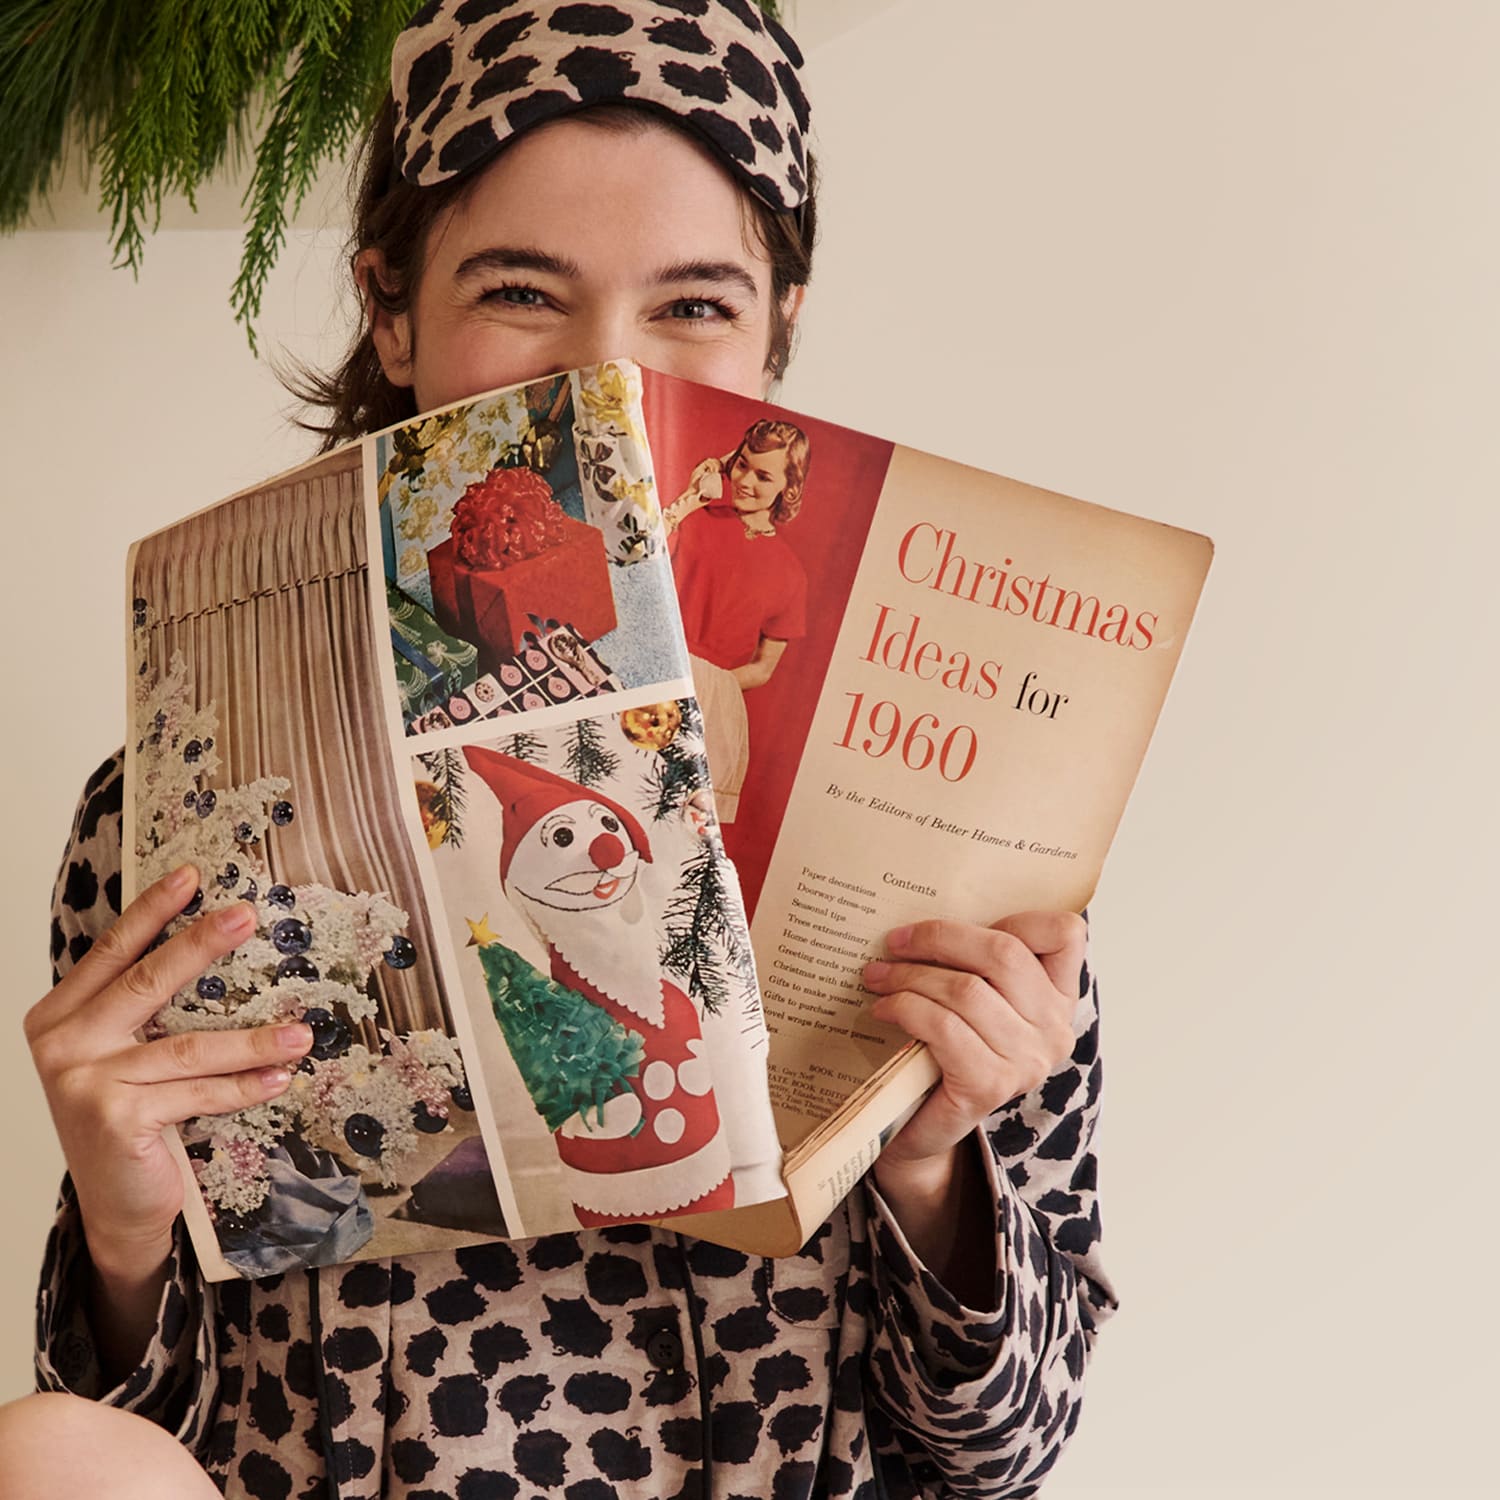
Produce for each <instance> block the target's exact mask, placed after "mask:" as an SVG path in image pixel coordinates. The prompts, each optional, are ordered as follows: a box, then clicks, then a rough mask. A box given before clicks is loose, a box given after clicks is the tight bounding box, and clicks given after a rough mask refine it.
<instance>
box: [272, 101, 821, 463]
mask: <svg viewBox="0 0 1500 1500" xmlns="http://www.w3.org/2000/svg"><path fill="white" fill-rule="evenodd" d="M568 118H569V119H575V120H587V121H588V122H589V123H590V124H593V125H598V126H600V127H601V128H603V129H608V130H617V131H638V130H640V129H642V128H643V127H644V126H645V125H647V124H651V123H655V124H662V125H666V126H669V127H670V128H672V129H674V130H677V131H680V132H681V133H682V134H683V135H685V136H687V138H688V139H689V140H691V141H693V142H694V143H695V144H697V143H698V137H697V136H696V135H694V134H693V133H692V132H691V131H689V130H688V129H687V128H686V127H685V126H684V125H682V124H681V123H680V122H679V121H677V120H676V119H675V118H674V117H673V116H672V115H671V114H669V113H668V112H666V111H665V110H658V109H655V108H653V107H651V106H649V105H637V104H602V105H595V106H593V107H591V108H588V109H581V110H577V111H575V112H574V113H572V114H570V115H569V116H568ZM395 119H396V105H395V101H394V99H393V98H392V97H391V96H390V95H389V94H388V95H387V96H386V100H385V103H384V104H383V105H382V106H381V108H380V112H379V114H378V115H377V116H376V117H375V119H374V121H373V122H372V123H371V125H370V127H369V129H368V131H367V132H366V134H365V137H364V140H363V142H362V144H361V146H360V150H359V152H358V154H357V156H356V158H355V161H354V164H353V167H352V168H351V171H350V181H351V186H352V187H353V191H354V203H353V209H354V228H353V231H352V233H351V234H350V238H349V270H350V276H351V279H352V280H353V281H354V285H355V287H356V289H357V290H359V289H360V287H359V279H358V276H357V275H356V274H355V265H356V262H357V261H358V259H359V257H360V255H362V254H363V253H364V252H365V251H367V250H376V251H379V252H380V254H381V256H382V257H383V263H384V267H385V274H384V276H383V277H376V276H373V275H372V276H370V277H369V278H368V283H367V286H366V287H365V288H364V289H363V290H362V295H361V298H360V301H361V308H362V312H361V318H360V327H359V332H358V333H357V335H356V336H355V338H354V341H353V343H352V344H351V346H350V348H349V352H348V353H347V354H346V355H345V356H344V360H343V363H342V364H340V365H339V366H338V367H337V368H336V369H334V370H330V371H320V370H314V369H310V368H308V367H306V366H303V365H296V364H293V365H291V366H290V368H288V369H286V370H283V371H282V372H281V378H282V383H283V384H284V385H285V386H286V387H287V389H288V390H290V391H291V393H292V394H293V395H294V396H296V397H297V398H298V399H299V400H300V401H302V402H304V403H305V404H306V405H308V406H310V407H314V408H321V409H322V413H323V416H324V420H322V421H318V420H316V419H302V420H301V421H300V424H299V425H301V426H302V427H304V428H306V429H307V430H308V431H309V432H316V433H318V434H319V435H320V436H321V437H322V439H323V442H322V449H323V451H325V452H326V451H327V450H328V449H330V448H334V447H337V446H338V445H339V444H340V443H346V442H350V441H351V440H353V439H354V438H358V437H362V436H363V435H364V434H365V433H367V432H375V431H377V430H378V429H380V428H382V427H389V426H391V425H392V424H393V423H396V422H404V421H406V420H407V419H408V418H410V417H414V416H415V415H416V414H417V407H416V400H415V398H414V397H413V395H412V392H411V388H410V387H408V386H397V385H392V384H391V382H390V381H389V380H387V379H386V376H385V371H384V369H383V368H382V367H381V364H380V356H379V355H378V354H377V353H376V350H375V341H374V338H373V337H372V335H371V333H370V326H369V318H368V316H366V315H365V313H366V311H367V304H366V301H365V299H366V298H367V297H368V298H369V299H372V300H373V301H375V302H377V303H378V304H379V305H380V306H381V307H382V308H383V309H384V310H385V311H386V312H389V313H404V312H405V311H406V310H407V309H408V308H409V307H410V305H411V299H412V295H413V293H414V292H415V291H416V287H417V283H418V281H419V280H420V279H421V275H422V271H423V259H424V255H425V252H426V248H427V236H428V233H429V231H430V230H431V228H432V226H433V224H434V223H435V222H436V221H437V219H438V217H439V216H440V215H441V214H442V213H443V212H444V210H445V209H447V208H448V207H450V206H451V205H453V204H455V203H459V202H461V201H462V200H463V199H464V198H465V197H466V196H467V194H468V193H469V191H470V190H471V189H472V187H473V185H474V184H475V182H477V181H478V178H479V175H480V174H479V172H472V173H470V174H468V175H467V176H465V177H461V178H458V179H456V180H454V181H451V182H444V183H440V184H438V185H437V186H436V187H414V186H413V185H412V184H411V183H409V182H407V181H406V180H405V179H404V178H402V177H400V176H398V175H397V174H396V173H395V171H394V169H393V165H392V159H393V156H394V131H395ZM807 180H808V193H807V201H806V202H805V203H804V204H803V205H802V207H801V208H800V209H798V210H797V211H796V212H795V213H781V212H778V211H777V210H775V209H773V208H771V207H770V205H769V204H766V203H764V202H762V201H761V200H760V199H759V198H757V197H755V196H754V195H753V194H752V193H750V192H749V191H748V189H745V188H743V187H741V188H740V195H741V198H742V200H743V204H744V209H745V213H746V216H747V220H748V223H749V224H751V225H753V226H754V230H755V235H756V239H757V241H758V242H759V245H760V247H761V249H762V250H763V251H764V252H765V254H766V256H767V258H768V259H769V260H770V262H771V342H770V347H769V348H768V349H767V351H766V369H767V370H768V371H769V372H770V374H771V375H772V376H773V377H779V376H780V375H781V374H782V373H783V372H784V371H785V369H786V367H787V365H788V364H789V363H790V361H791V357H792V344H793V333H794V330H793V328H792V327H791V325H790V323H789V322H788V319H787V316H786V313H785V311H784V309H783V307H782V303H783V302H784V300H785V299H786V296H787V294H788V293H789V292H790V291H791V289H792V288H793V287H794V286H806V285H807V283H808V282H809V281H810V280H811V279H812V252H813V244H814V241H815V239H816V236H817V184H818V173H817V166H816V164H815V163H814V162H813V160H812V159H811V158H810V157H809V159H808V163H807Z"/></svg>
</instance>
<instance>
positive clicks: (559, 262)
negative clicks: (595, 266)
mask: <svg viewBox="0 0 1500 1500" xmlns="http://www.w3.org/2000/svg"><path fill="white" fill-rule="evenodd" d="M476 271H540V272H542V273H543V274H544V275H548V276H565V277H567V278H568V279H569V280H572V281H577V280H578V279H579V277H581V276H582V275H583V272H582V270H580V269H579V266H578V262H577V261H574V260H568V259H567V258H566V257H564V256H561V255H553V254H551V253H550V252H549V251H547V250H537V249H534V248H533V247H531V246H529V245H516V246H512V245H492V246H490V248H489V249H487V250H476V251H475V252H474V253H473V254H472V255H466V256H465V257H464V258H463V260H461V261H460V262H459V265H458V270H457V271H455V272H454V273H453V274H454V276H455V278H458V277H463V276H472V275H473V274H474V272H476Z"/></svg>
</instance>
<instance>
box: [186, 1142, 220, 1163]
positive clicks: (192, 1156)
mask: <svg viewBox="0 0 1500 1500" xmlns="http://www.w3.org/2000/svg"><path fill="white" fill-rule="evenodd" d="M185 1149H186V1151H187V1154H188V1160H189V1161H208V1160H209V1159H210V1158H211V1157H212V1156H213V1154H214V1148H213V1142H212V1141H194V1142H193V1144H192V1145H191V1146H188V1147H186V1148H185Z"/></svg>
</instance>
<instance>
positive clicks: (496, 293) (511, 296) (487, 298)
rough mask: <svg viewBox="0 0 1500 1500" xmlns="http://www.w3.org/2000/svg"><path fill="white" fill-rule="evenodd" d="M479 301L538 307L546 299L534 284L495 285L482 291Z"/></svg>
mask: <svg viewBox="0 0 1500 1500" xmlns="http://www.w3.org/2000/svg"><path fill="white" fill-rule="evenodd" d="M479 300H480V301H481V302H504V303H506V304H507V305H509V306H511V307H540V306H541V305H542V304H543V302H544V301H545V300H546V299H545V298H544V297H543V295H542V294H541V292H539V291H538V290H537V289H536V288H535V287H534V286H497V287H491V288H490V289H489V291H487V292H482V293H481V294H480V297H479Z"/></svg>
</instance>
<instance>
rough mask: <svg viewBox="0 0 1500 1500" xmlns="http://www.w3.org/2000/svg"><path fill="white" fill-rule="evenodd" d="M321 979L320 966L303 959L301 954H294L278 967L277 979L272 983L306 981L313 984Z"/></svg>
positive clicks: (282, 961)
mask: <svg viewBox="0 0 1500 1500" xmlns="http://www.w3.org/2000/svg"><path fill="white" fill-rule="evenodd" d="M319 977H320V975H319V974H318V966H317V965H316V964H315V963H313V962H312V961H311V960H310V959H306V958H303V956H302V955H301V954H300V953H293V954H291V955H290V956H289V957H287V958H284V959H282V960H281V962H280V963H279V964H277V965H276V977H275V978H274V979H273V980H272V981H271V983H272V984H280V983H281V981H282V980H283V979H305V980H307V981H308V983H312V981H313V980H315V979H318V978H319Z"/></svg>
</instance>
